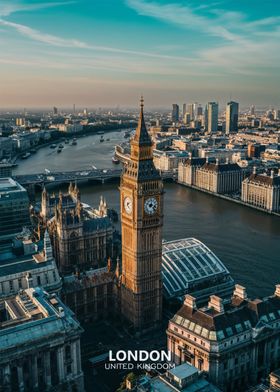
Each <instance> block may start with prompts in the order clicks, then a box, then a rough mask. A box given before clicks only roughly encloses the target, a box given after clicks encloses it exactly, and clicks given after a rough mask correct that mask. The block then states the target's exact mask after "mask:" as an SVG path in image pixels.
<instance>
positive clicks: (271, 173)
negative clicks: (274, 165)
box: [270, 169, 274, 178]
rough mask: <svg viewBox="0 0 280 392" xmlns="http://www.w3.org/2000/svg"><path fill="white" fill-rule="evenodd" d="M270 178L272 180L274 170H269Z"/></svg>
mask: <svg viewBox="0 0 280 392" xmlns="http://www.w3.org/2000/svg"><path fill="white" fill-rule="evenodd" d="M270 178H274V170H273V169H271V172H270Z"/></svg>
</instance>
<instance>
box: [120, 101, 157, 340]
mask: <svg viewBox="0 0 280 392" xmlns="http://www.w3.org/2000/svg"><path fill="white" fill-rule="evenodd" d="M143 106H144V105H143V99H142V100H141V112H140V116H139V121H138V127H137V129H136V133H135V136H134V138H133V139H132V140H131V155H130V160H129V161H128V163H127V164H126V165H125V166H124V170H123V174H122V177H121V185H120V199H121V200H120V205H121V219H122V277H121V282H122V287H121V311H122V314H123V316H124V317H125V318H126V319H127V320H128V322H130V323H131V324H132V325H133V327H134V330H135V331H137V332H139V333H141V332H143V331H145V330H149V329H151V328H155V327H156V326H157V325H159V323H160V321H161V317H162V280H161V257H162V222H163V184H162V180H161V177H160V175H159V173H158V171H157V170H156V168H155V166H154V163H153V151H152V141H151V138H150V135H149V133H148V131H147V129H146V125H145V121H144V114H143Z"/></svg>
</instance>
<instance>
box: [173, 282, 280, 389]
mask: <svg viewBox="0 0 280 392" xmlns="http://www.w3.org/2000/svg"><path fill="white" fill-rule="evenodd" d="M279 326H280V285H277V286H276V290H275V293H274V295H272V296H270V297H267V298H264V299H254V300H251V299H249V298H248V296H247V293H246V289H245V288H244V287H242V286H240V285H236V287H235V290H234V293H233V296H232V299H231V300H230V301H223V300H222V299H221V298H220V297H218V296H216V295H213V296H211V297H210V300H209V303H208V305H207V306H205V307H202V308H199V307H198V306H197V304H196V299H195V298H194V297H193V296H190V295H187V296H186V297H185V301H184V304H183V306H182V307H181V309H180V310H179V311H178V312H177V313H176V314H175V316H174V317H173V318H172V319H171V320H170V321H169V325H168V329H167V341H168V350H169V351H171V352H172V356H173V358H172V359H173V361H175V363H176V364H177V365H180V364H181V363H185V362H187V363H189V364H191V365H193V366H195V367H197V368H198V369H199V370H201V371H204V372H207V373H208V379H209V381H210V382H212V383H214V384H215V385H216V386H218V387H219V388H220V389H221V390H222V391H225V392H230V391H232V392H233V391H234V392H236V391H241V390H242V391H243V390H246V387H248V386H249V385H255V384H257V383H258V382H260V381H261V380H262V379H263V378H265V377H266V376H267V375H268V374H269V373H270V372H271V371H272V370H274V369H277V368H278V367H279V364H280V344H279V341H280V340H279V338H280V328H279Z"/></svg>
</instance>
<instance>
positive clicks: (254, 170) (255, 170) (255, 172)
mask: <svg viewBox="0 0 280 392" xmlns="http://www.w3.org/2000/svg"><path fill="white" fill-rule="evenodd" d="M253 174H257V167H256V166H254V167H253Z"/></svg>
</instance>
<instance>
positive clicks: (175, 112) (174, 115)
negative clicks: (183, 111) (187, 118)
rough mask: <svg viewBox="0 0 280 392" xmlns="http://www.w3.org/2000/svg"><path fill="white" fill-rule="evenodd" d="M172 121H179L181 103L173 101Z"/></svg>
mask: <svg viewBox="0 0 280 392" xmlns="http://www.w3.org/2000/svg"><path fill="white" fill-rule="evenodd" d="M171 117H172V122H174V123H177V122H178V121H179V105H177V104H176V103H173V105H172V116H171Z"/></svg>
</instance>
